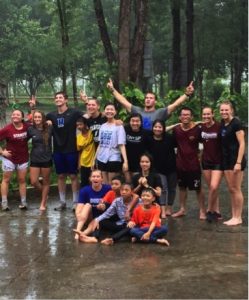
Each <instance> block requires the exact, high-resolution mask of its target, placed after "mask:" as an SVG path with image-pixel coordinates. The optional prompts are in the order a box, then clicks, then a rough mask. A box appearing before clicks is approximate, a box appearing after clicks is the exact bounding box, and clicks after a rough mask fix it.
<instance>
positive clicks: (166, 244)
mask: <svg viewBox="0 0 249 300" xmlns="http://www.w3.org/2000/svg"><path fill="white" fill-rule="evenodd" d="M156 242H157V243H158V244H161V245H165V246H169V242H168V241H167V240H166V239H157V240H156Z"/></svg>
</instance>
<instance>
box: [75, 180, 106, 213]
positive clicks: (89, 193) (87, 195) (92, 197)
mask: <svg viewBox="0 0 249 300" xmlns="http://www.w3.org/2000/svg"><path fill="white" fill-rule="evenodd" d="M110 190H111V186H110V185H108V184H102V187H101V189H100V190H99V191H95V190H94V189H93V188H92V186H91V185H87V186H85V187H83V188H82V189H81V190H80V193H79V200H78V203H83V204H86V203H90V204H91V205H92V214H93V217H97V216H99V215H100V214H101V213H102V212H103V211H100V210H98V209H97V208H96V206H97V205H98V204H99V203H100V201H101V199H102V198H103V197H104V196H105V194H106V193H107V192H108V191H110Z"/></svg>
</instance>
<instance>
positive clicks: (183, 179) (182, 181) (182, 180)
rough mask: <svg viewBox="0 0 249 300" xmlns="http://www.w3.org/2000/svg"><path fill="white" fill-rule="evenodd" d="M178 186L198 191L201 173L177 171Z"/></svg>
mask: <svg viewBox="0 0 249 300" xmlns="http://www.w3.org/2000/svg"><path fill="white" fill-rule="evenodd" d="M177 181H178V186H179V187H180V188H181V187H183V188H188V189H189V190H194V191H199V190H200V188H201V171H189V172H187V171H179V170H178V171H177Z"/></svg>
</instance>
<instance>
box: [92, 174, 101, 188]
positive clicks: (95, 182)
mask: <svg viewBox="0 0 249 300" xmlns="http://www.w3.org/2000/svg"><path fill="white" fill-rule="evenodd" d="M90 181H91V183H92V186H93V187H95V188H96V187H100V186H101V184H102V182H103V177H102V174H101V171H93V172H92V174H91V176H90Z"/></svg>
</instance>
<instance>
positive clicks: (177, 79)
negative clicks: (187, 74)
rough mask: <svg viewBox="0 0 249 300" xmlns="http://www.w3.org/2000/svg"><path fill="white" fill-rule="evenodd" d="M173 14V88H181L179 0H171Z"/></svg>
mask: <svg viewBox="0 0 249 300" xmlns="http://www.w3.org/2000/svg"><path fill="white" fill-rule="evenodd" d="M171 14H172V22H173V37H172V52H173V57H172V65H173V67H172V88H173V89H179V88H180V87H181V21H180V1H179V0H171Z"/></svg>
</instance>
